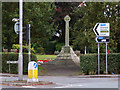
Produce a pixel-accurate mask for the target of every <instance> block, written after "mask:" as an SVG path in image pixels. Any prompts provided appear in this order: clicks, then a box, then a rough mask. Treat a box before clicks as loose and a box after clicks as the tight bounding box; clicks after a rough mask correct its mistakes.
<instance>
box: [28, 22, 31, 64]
mask: <svg viewBox="0 0 120 90" xmlns="http://www.w3.org/2000/svg"><path fill="white" fill-rule="evenodd" d="M28 27H29V52H28V54H29V62H30V61H31V58H30V56H31V52H30V24H28Z"/></svg>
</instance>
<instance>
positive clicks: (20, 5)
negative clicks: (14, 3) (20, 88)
mask: <svg viewBox="0 0 120 90" xmlns="http://www.w3.org/2000/svg"><path fill="white" fill-rule="evenodd" d="M22 5H23V1H22V0H19V20H20V32H19V61H18V79H19V80H23V55H22V37H23V36H22V27H23V26H22V15H23V6H22Z"/></svg>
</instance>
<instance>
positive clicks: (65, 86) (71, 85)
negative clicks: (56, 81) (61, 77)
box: [54, 84, 83, 88]
mask: <svg viewBox="0 0 120 90" xmlns="http://www.w3.org/2000/svg"><path fill="white" fill-rule="evenodd" d="M76 86H80V87H81V86H83V85H81V84H67V85H64V86H58V87H54V88H70V87H76Z"/></svg>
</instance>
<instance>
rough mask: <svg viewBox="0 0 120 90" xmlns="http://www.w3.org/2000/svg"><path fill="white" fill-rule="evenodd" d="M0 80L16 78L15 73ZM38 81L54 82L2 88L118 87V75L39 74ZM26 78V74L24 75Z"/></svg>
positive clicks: (25, 78)
mask: <svg viewBox="0 0 120 90" xmlns="http://www.w3.org/2000/svg"><path fill="white" fill-rule="evenodd" d="M0 78H2V81H12V80H18V77H17V75H16V76H14V75H13V76H12V77H6V76H2V77H0ZM38 79H39V81H49V82H53V83H54V84H50V85H38V86H7V85H2V88H118V77H113V75H112V76H111V77H101V76H99V77H89V76H39V77H38ZM24 80H27V75H24Z"/></svg>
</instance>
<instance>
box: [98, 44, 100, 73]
mask: <svg viewBox="0 0 120 90" xmlns="http://www.w3.org/2000/svg"><path fill="white" fill-rule="evenodd" d="M99 50H100V49H99V42H98V74H100V57H99V56H100V54H99V52H100V51H99Z"/></svg>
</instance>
